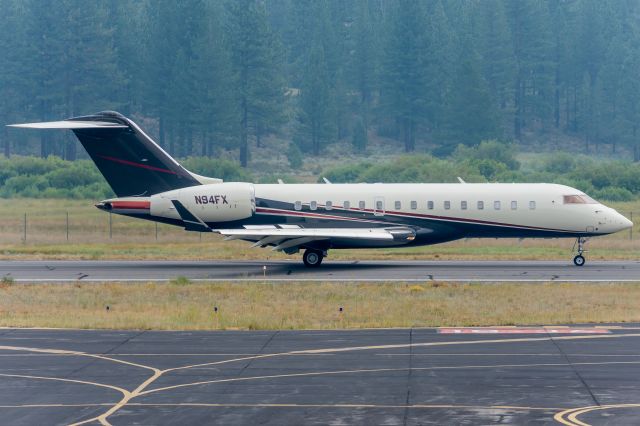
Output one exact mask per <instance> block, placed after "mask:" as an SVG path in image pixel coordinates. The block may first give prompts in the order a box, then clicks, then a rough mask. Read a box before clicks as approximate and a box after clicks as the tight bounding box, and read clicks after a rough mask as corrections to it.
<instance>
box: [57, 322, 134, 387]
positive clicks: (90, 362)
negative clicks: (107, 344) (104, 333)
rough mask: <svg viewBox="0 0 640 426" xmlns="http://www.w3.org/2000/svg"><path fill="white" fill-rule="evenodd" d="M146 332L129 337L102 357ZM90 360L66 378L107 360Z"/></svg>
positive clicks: (96, 358) (93, 358)
mask: <svg viewBox="0 0 640 426" xmlns="http://www.w3.org/2000/svg"><path fill="white" fill-rule="evenodd" d="M145 332H146V330H143V331H141V332H140V333H137V334H135V335H133V336H130V337H127V338H126V339H125V340H124V341H122V342H120V343H119V344H117V345H116V346H114V347H113V348H111V349H109V350H108V351H107V352H105V353H103V354H102V355H108V354H109V353H111V352H113V351H115V350H116V349H118V348H120V347H121V346H122V345H124V344H126V343H128V342H129V341H130V340H131V339H134V338H136V337H138V336H140V335H141V334H143V333H145ZM90 359H91V361H89V362H87V363H86V364H84V365H82V366H80V367H78V368H76V369H75V370H72V371H71V372H69V374H68V375H66V376H65V377H67V378H69V377H73V376H74V375H75V374H77V373H79V372H80V371H82V370H84V369H85V368H87V367H89V366H91V365H93V364H95V363H96V362H98V360H100V359H102V360H105V358H99V357H90Z"/></svg>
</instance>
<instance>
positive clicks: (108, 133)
mask: <svg viewBox="0 0 640 426" xmlns="http://www.w3.org/2000/svg"><path fill="white" fill-rule="evenodd" d="M12 127H26V128H35V129H70V130H72V131H73V133H75V135H76V136H77V137H78V139H79V140H80V143H82V146H84V148H85V149H86V150H87V152H88V153H89V155H90V156H91V159H92V160H93V162H94V163H95V164H96V166H97V167H98V169H99V170H100V172H101V173H102V175H103V176H104V178H105V179H106V180H107V182H108V183H109V185H110V186H111V189H113V192H115V193H116V195H117V196H118V197H126V196H149V195H153V194H157V193H159V192H165V191H170V190H172V189H179V188H185V187H187V186H194V185H200V184H201V183H203V182H205V181H206V182H207V183H209V182H212V181H218V180H217V179H209V178H203V177H201V176H198V175H195V174H193V173H190V172H189V171H188V170H187V169H185V168H184V167H182V166H181V165H180V164H179V163H178V162H177V161H176V160H174V159H173V158H172V157H171V156H170V155H169V154H167V153H166V152H165V151H164V150H163V149H162V148H161V147H160V146H158V144H156V143H155V142H154V141H153V140H152V139H151V138H150V137H149V136H147V135H146V134H145V133H144V132H143V131H142V130H141V129H140V128H139V127H138V125H137V124H135V123H134V122H133V121H131V120H129V119H128V118H126V117H124V116H123V115H122V114H119V113H117V112H112V111H105V112H100V113H97V114H94V115H88V116H84V117H74V118H70V119H68V120H64V121H55V122H50V123H28V124H14V125H12Z"/></svg>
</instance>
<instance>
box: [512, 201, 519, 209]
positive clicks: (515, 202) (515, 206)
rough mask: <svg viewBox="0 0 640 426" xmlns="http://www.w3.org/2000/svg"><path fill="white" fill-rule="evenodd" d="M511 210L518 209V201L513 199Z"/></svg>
mask: <svg viewBox="0 0 640 426" xmlns="http://www.w3.org/2000/svg"><path fill="white" fill-rule="evenodd" d="M511 210H518V202H517V201H512V202H511Z"/></svg>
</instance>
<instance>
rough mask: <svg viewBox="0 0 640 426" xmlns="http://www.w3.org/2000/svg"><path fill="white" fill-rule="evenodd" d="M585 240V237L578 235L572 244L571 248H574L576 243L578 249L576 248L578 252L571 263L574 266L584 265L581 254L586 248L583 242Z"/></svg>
mask: <svg viewBox="0 0 640 426" xmlns="http://www.w3.org/2000/svg"><path fill="white" fill-rule="evenodd" d="M586 242H587V239H586V238H584V237H578V238H576V242H575V244H574V245H573V248H574V250H575V248H576V245H577V246H578V250H576V251H577V252H578V254H577V256H576V257H574V258H573V264H574V265H576V266H582V265H584V262H585V259H584V256H583V254H584V253H586V250H585V249H584V244H585V243H586Z"/></svg>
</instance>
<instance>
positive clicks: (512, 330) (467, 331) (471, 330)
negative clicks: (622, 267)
mask: <svg viewBox="0 0 640 426" xmlns="http://www.w3.org/2000/svg"><path fill="white" fill-rule="evenodd" d="M438 333H439V334H609V333H611V331H609V330H608V329H606V328H571V327H558V328H517V327H514V328H470V327H462V328H439V329H438Z"/></svg>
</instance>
